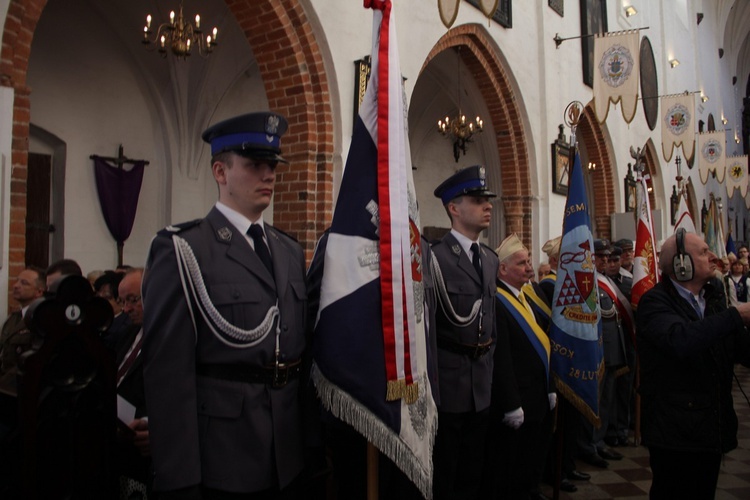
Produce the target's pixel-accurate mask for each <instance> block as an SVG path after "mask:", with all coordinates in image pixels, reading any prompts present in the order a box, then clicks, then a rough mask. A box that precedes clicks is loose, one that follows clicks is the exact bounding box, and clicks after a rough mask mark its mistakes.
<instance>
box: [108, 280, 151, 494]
mask: <svg viewBox="0 0 750 500" xmlns="http://www.w3.org/2000/svg"><path fill="white" fill-rule="evenodd" d="M142 280H143V269H132V270H130V271H128V272H127V273H126V274H125V275H124V276H123V277H122V279H121V280H120V282H119V286H118V301H119V303H120V304H121V307H122V314H126V315H127V316H128V318H129V319H130V323H129V326H128V328H127V329H126V330H125V331H124V332H123V333H122V337H121V339H120V341H119V343H118V344H117V345H115V346H114V347H115V356H116V357H115V364H116V365H117V375H116V376H117V380H116V384H117V397H118V400H120V399H124V400H125V401H127V402H128V403H130V404H131V405H133V407H134V413H133V414H132V415H130V414H129V415H128V418H127V419H126V421H121V422H122V424H124V425H126V426H127V428H129V429H130V430H129V431H128V430H127V429H126V428H125V427H124V426H121V427H120V429H119V431H118V457H117V458H118V467H119V473H120V474H121V475H124V476H126V477H129V478H132V479H136V480H138V481H140V482H141V483H143V484H144V485H150V482H151V471H150V467H151V458H150V457H151V449H150V443H149V429H148V412H147V411H146V396H145V394H144V387H143V357H142V356H141V346H142V345H143V301H142V299H141V283H142ZM118 406H119V405H118Z"/></svg>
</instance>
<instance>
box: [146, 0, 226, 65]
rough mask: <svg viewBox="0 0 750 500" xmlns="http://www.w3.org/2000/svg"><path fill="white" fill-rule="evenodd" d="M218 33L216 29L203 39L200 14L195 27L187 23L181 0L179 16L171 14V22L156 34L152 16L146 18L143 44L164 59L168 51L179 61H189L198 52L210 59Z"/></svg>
mask: <svg viewBox="0 0 750 500" xmlns="http://www.w3.org/2000/svg"><path fill="white" fill-rule="evenodd" d="M218 32H219V30H218V29H217V28H216V27H214V29H213V30H212V32H211V34H210V35H207V36H206V37H205V38H203V31H202V30H201V16H200V14H196V15H195V25H193V23H191V22H189V21H185V17H184V16H183V15H182V0H180V10H179V11H178V13H177V15H176V16H175V12H174V11H172V12H170V13H169V22H168V23H163V24H160V25H159V27H158V28H157V29H156V32H155V33H154V31H153V30H152V29H151V14H149V15H147V16H146V26H144V27H143V40H142V43H143V44H144V45H146V48H147V49H150V50H155V49H158V50H159V53H160V54H161V55H162V57H167V49H169V50H171V52H172V54H174V55H175V57H177V58H178V59H180V58H181V59H187V57H189V56H190V55H191V54H192V53H193V52H198V55H200V56H201V57H208V56H209V55H211V52H213V49H214V47H216V46H217V45H218V44H217V43H216V36H217V35H218ZM152 35H153V37H152Z"/></svg>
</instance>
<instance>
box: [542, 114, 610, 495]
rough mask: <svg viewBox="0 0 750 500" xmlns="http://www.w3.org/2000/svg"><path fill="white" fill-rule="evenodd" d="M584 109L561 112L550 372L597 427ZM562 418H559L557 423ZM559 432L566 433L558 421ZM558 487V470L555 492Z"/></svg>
mask: <svg viewBox="0 0 750 500" xmlns="http://www.w3.org/2000/svg"><path fill="white" fill-rule="evenodd" d="M582 111H583V104H581V103H580V102H578V101H575V102H572V103H571V104H569V105H568V107H567V108H566V110H565V121H566V123H567V124H568V125H569V126H570V128H571V144H573V148H572V149H573V152H574V161H573V162H572V164H573V168H572V170H571V172H570V185H569V189H568V198H567V201H566V205H565V212H564V216H563V233H562V240H561V243H560V257H559V263H558V269H557V279H556V280H555V291H554V295H553V298H552V322H551V325H550V329H549V339H550V371H551V372H552V374H553V377H554V380H555V382H556V387H557V391H558V393H559V394H560V395H561V396H562V397H564V398H565V399H567V400H568V401H569V402H570V403H571V404H572V405H573V406H574V407H575V408H576V409H577V410H578V411H579V412H580V413H581V414H582V415H583V417H584V418H585V419H587V420H588V421H589V422H591V423H592V424H593V425H600V423H601V422H600V419H599V381H600V379H601V377H602V376H603V374H604V361H603V351H602V346H601V342H600V340H601V326H600V320H601V316H600V312H599V294H598V290H597V284H596V274H595V273H596V269H595V267H594V261H593V253H594V241H593V237H592V234H591V222H590V218H589V205H588V200H587V198H586V189H585V185H584V180H583V170H582V168H581V159H580V157H579V155H578V152H577V151H576V149H575V144H576V142H575V132H576V127H577V125H578V122H579V120H580V116H581V113H582ZM561 415H562V413H561V412H560V413H558V418H560V416H561ZM558 428H564V424H563V423H562V422H558ZM559 483H560V470H559V465H558V467H557V471H556V478H555V490H556V491H557V490H558V488H559V486H558V485H559Z"/></svg>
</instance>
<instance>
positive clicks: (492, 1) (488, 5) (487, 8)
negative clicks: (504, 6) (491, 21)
mask: <svg viewBox="0 0 750 500" xmlns="http://www.w3.org/2000/svg"><path fill="white" fill-rule="evenodd" d="M499 3H500V0H479V9H480V10H481V11H482V13H484V15H485V16H487V17H488V18H492V16H493V15H494V14H495V11H496V10H497V4H499Z"/></svg>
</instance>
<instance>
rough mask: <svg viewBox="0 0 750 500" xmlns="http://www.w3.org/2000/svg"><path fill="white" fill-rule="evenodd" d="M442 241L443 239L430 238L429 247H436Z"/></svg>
mask: <svg viewBox="0 0 750 500" xmlns="http://www.w3.org/2000/svg"><path fill="white" fill-rule="evenodd" d="M442 242H443V240H432V241H430V247H436V246H438V245H440V244H441V243H442Z"/></svg>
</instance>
